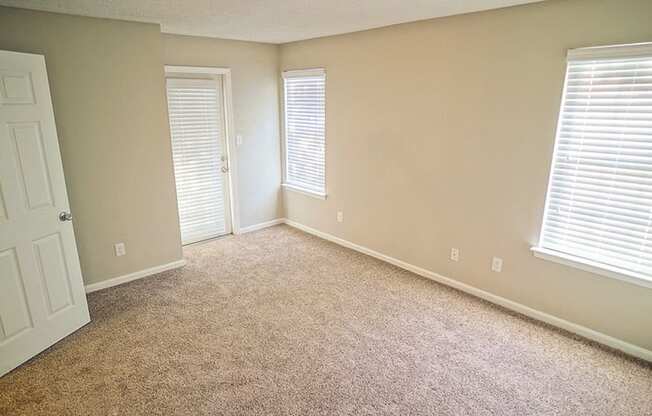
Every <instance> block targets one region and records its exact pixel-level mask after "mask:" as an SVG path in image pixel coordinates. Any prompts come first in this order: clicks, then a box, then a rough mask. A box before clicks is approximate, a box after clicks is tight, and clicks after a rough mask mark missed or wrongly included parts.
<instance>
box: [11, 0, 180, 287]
mask: <svg viewBox="0 0 652 416" xmlns="http://www.w3.org/2000/svg"><path fill="white" fill-rule="evenodd" d="M0 49H5V50H12V51H19V52H29V53H38V54H44V55H45V60H46V65H47V69H48V76H49V80H50V89H51V93H52V99H53V103H54V112H55V118H56V123H57V130H58V133H59V142H60V144H61V153H62V158H63V165H64V171H65V175H66V182H67V187H68V195H69V198H70V204H71V209H72V212H73V214H74V217H75V222H74V226H75V234H76V237H77V246H78V248H79V257H80V260H81V266H82V272H83V275H84V280H85V283H86V284H89V283H96V282H99V281H101V280H105V279H108V278H111V277H115V276H120V275H124V274H127V273H131V272H135V271H139V270H142V269H145V268H149V267H152V266H157V265H160V264H165V263H169V262H172V261H175V260H178V259H180V258H181V245H180V237H179V226H178V218H177V209H176V197H175V188H174V178H173V171H172V159H171V150H170V133H169V127H168V122H167V108H166V101H165V89H164V76H163V65H162V61H161V56H162V44H161V35H160V32H159V27H158V25H150V24H141V23H129V22H121V21H115V20H104V19H92V18H86V17H74V16H66V15H60V14H52V13H40V12H31V11H26V10H20V9H9V8H2V7H0ZM119 241H122V242H125V243H126V247H127V255H126V256H124V257H114V255H113V243H115V242H119Z"/></svg>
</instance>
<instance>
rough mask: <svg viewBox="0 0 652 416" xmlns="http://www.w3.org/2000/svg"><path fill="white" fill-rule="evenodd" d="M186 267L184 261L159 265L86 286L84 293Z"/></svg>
mask: <svg viewBox="0 0 652 416" xmlns="http://www.w3.org/2000/svg"><path fill="white" fill-rule="evenodd" d="M185 265H186V261H185V260H177V261H173V262H172V263H167V264H161V265H159V266H154V267H150V268H149V269H145V270H139V271H137V272H134V273H129V274H125V275H122V276H118V277H114V278H111V279H106V280H102V281H101V282H97V283H92V284H90V285H86V293H92V292H96V291H98V290H102V289H106V288H109V287H113V286H118V285H121V284H123V283H127V282H131V281H134V280H138V279H142V278H143V277H147V276H151V275H154V274H157V273H161V272H165V271H168V270H173V269H178V268H180V267H183V266H185Z"/></svg>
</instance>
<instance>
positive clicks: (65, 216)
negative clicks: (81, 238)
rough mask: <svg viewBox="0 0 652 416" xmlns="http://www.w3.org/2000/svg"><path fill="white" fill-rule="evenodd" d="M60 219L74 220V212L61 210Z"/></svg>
mask: <svg viewBox="0 0 652 416" xmlns="http://www.w3.org/2000/svg"><path fill="white" fill-rule="evenodd" d="M59 221H61V222H66V221H72V214H71V213H69V212H66V211H63V212H60V213H59Z"/></svg>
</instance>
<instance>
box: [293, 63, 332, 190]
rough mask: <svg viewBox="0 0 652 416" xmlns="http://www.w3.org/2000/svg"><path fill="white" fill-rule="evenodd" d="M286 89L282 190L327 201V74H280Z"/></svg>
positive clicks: (322, 72) (317, 71)
mask: <svg viewBox="0 0 652 416" xmlns="http://www.w3.org/2000/svg"><path fill="white" fill-rule="evenodd" d="M283 81H284V86H285V87H284V88H285V175H284V186H285V187H286V188H289V189H294V190H297V191H300V192H305V193H308V194H310V195H314V196H317V197H320V198H325V197H326V167H325V153H326V133H325V117H326V115H325V113H326V106H325V104H326V102H325V101H326V99H325V96H326V74H325V72H324V70H323V69H311V70H303V71H285V72H283Z"/></svg>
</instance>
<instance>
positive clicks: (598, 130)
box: [539, 44, 652, 280]
mask: <svg viewBox="0 0 652 416" xmlns="http://www.w3.org/2000/svg"><path fill="white" fill-rule="evenodd" d="M651 240H652V47H651V46H650V45H649V44H641V45H629V46H620V47H605V48H586V49H577V50H574V51H570V52H569V54H568V67H567V73H566V85H565V89H564V96H563V102H562V106H561V111H560V116H559V122H558V127H557V137H556V142H555V151H554V157H553V162H552V168H551V174H550V183H549V187H548V195H547V200H546V207H545V215H544V221H543V228H542V232H541V238H540V242H539V248H543V249H547V250H550V251H552V252H559V253H562V254H565V255H571V256H573V257H575V258H578V259H581V260H582V259H583V260H585V261H586V262H587V264H590V265H594V266H597V267H599V268H603V269H606V270H608V271H615V272H617V273H623V274H626V275H630V276H635V277H638V278H643V279H646V280H652V241H651Z"/></svg>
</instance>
